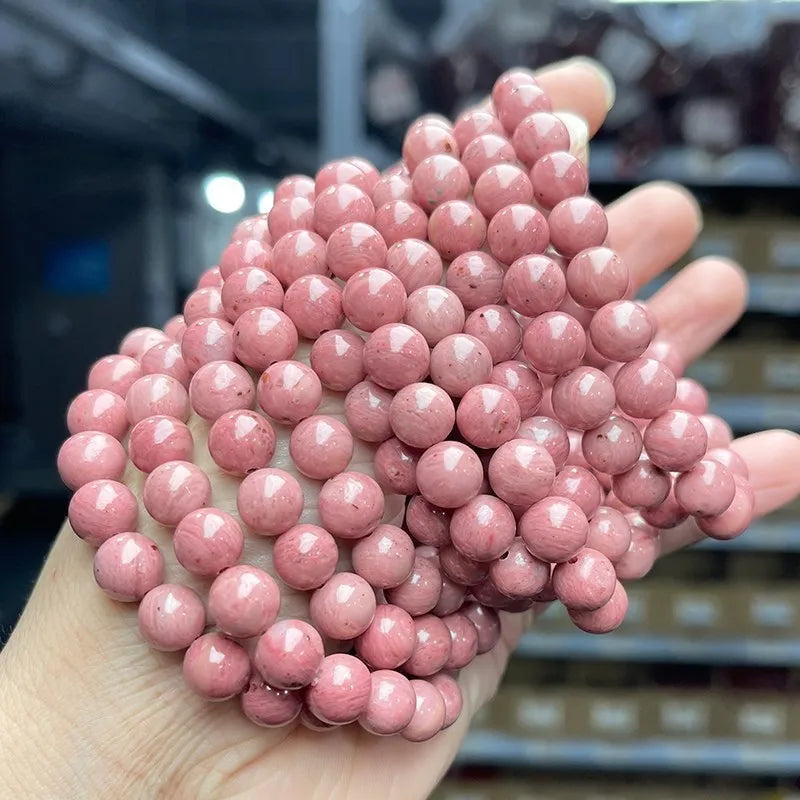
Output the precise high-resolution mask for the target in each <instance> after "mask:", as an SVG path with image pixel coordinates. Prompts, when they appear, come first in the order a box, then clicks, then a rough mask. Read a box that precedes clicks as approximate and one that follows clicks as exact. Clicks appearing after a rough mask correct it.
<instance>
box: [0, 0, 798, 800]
mask: <svg viewBox="0 0 800 800" xmlns="http://www.w3.org/2000/svg"><path fill="white" fill-rule="evenodd" d="M577 55H589V56H593V57H595V58H597V59H598V60H600V61H602V62H603V63H604V64H605V65H606V67H607V68H608V69H609V70H610V71H611V72H612V74H613V75H614V77H615V79H616V81H617V85H618V94H617V103H616V105H615V107H614V109H613V110H612V112H611V114H610V116H609V119H608V124H607V125H606V126H605V128H604V129H603V130H602V131H601V133H600V135H599V137H598V139H597V142H596V144H595V145H594V146H593V148H592V152H591V173H592V181H593V191H594V192H595V194H596V195H597V196H598V197H600V198H601V199H603V200H611V199H613V198H614V197H616V196H618V195H620V194H622V193H623V192H625V191H626V190H627V189H628V188H630V187H631V186H632V185H634V184H636V183H639V182H641V181H644V180H650V179H659V178H663V179H670V180H676V181H680V182H683V183H686V184H687V185H689V186H690V187H691V188H692V189H693V190H694V191H695V192H696V193H697V195H698V197H699V199H700V200H701V202H702V204H703V207H704V210H705V213H706V215H707V218H706V226H705V229H704V232H703V234H702V237H701V240H700V242H699V243H698V245H697V247H696V248H695V251H694V252H693V253H692V254H691V257H696V256H698V255H702V254H707V253H711V252H713V253H719V254H722V255H726V256H730V257H731V258H735V259H737V260H739V261H740V262H741V263H742V264H743V265H744V266H745V267H746V268H747V269H748V271H749V272H750V273H752V274H751V280H752V292H751V297H750V301H749V307H748V311H747V314H746V315H745V317H744V319H743V321H742V322H741V323H740V324H739V325H738V326H737V327H736V329H734V331H732V332H731V334H730V336H729V337H727V339H726V340H725V341H724V342H723V343H722V344H721V345H720V346H719V347H718V348H717V349H716V350H715V351H714V352H713V353H711V354H710V355H709V356H708V357H707V358H704V359H703V360H702V361H701V362H700V363H698V364H697V365H695V367H694V374H695V376H697V377H700V378H701V379H702V380H703V381H704V382H705V383H706V384H707V385H708V386H709V387H710V389H711V390H712V392H713V405H714V410H716V411H718V412H719V413H721V414H722V415H723V416H725V417H726V418H727V419H728V420H729V421H730V423H731V424H732V425H733V427H734V428H735V429H736V430H737V432H739V433H746V432H748V431H752V430H756V429H758V428H761V427H764V426H779V427H788V428H792V429H795V430H800V403H798V401H797V391H798V389H800V346H798V345H799V343H800V0H784V1H783V2H780V1H776V2H767V1H766V0H720V1H719V2H713V1H710V2H700V1H699V0H691V1H689V2H686V1H685V0H684V2H672V3H662V2H636V1H631V0H624V2H623V1H622V0H619V1H618V2H602V3H601V2H590V1H589V0H584V2H567V1H566V0H565V1H564V2H559V3H558V4H556V3H548V2H539V1H538V0H138V2H136V3H125V2H123V0H116V1H115V0H0V70H1V71H2V75H3V79H2V81H0V208H2V214H0V224H1V225H2V237H1V238H0V242H2V262H0V263H2V266H0V275H2V278H3V290H2V291H0V337H2V346H0V514H1V515H2V517H1V518H0V531H2V535H3V536H4V538H5V539H6V540H7V542H8V544H7V546H6V550H5V553H6V555H5V560H4V571H3V576H2V579H1V580H0V627H2V629H3V631H4V632H5V633H7V632H8V630H9V628H10V626H11V625H12V624H13V622H14V620H15V618H16V616H17V614H18V613H19V609H20V607H21V605H22V603H23V602H24V597H25V595H26V594H27V592H28V590H29V587H30V585H31V582H32V580H33V579H34V577H35V575H36V573H37V571H38V568H39V565H40V563H41V559H42V557H43V555H44V553H45V552H46V549H47V547H48V546H49V543H50V541H51V539H52V537H53V536H54V534H55V532H56V530H57V528H58V526H59V525H60V522H61V520H62V518H63V515H64V511H65V508H66V500H67V495H66V493H65V491H64V490H63V488H62V487H61V485H60V483H59V481H58V477H57V474H56V472H55V469H54V466H53V465H54V459H55V452H56V450H57V448H58V445H59V444H60V442H61V440H62V439H63V438H64V435H65V426H64V421H63V418H62V411H63V409H65V408H66V405H67V403H68V401H69V399H70V398H71V397H72V396H73V395H74V394H76V393H77V392H78V391H79V390H80V389H81V387H82V385H83V384H84V382H85V374H86V370H87V368H88V366H89V365H90V364H91V363H92V362H93V361H94V360H95V359H97V358H98V357H100V356H102V355H104V354H106V353H109V352H114V351H115V349H116V347H117V343H118V342H119V339H120V338H121V336H122V335H123V334H124V333H125V332H126V331H128V330H129V329H131V328H133V327H135V326H137V325H141V324H155V325H160V324H162V323H163V322H164V321H165V320H166V319H167V317H169V316H170V315H171V314H173V313H175V312H176V311H178V310H179V309H180V306H181V303H182V300H183V297H184V296H185V294H186V293H187V291H188V290H189V288H190V287H191V286H192V285H193V283H194V282H195V280H196V278H197V276H198V275H199V274H200V272H202V271H203V270H204V269H206V268H207V267H208V266H210V265H212V264H214V263H215V260H216V257H217V255H218V254H219V252H220V251H221V250H222V248H223V247H224V245H225V243H226V242H227V240H228V238H229V236H230V232H231V230H232V228H233V226H234V224H235V222H236V221H237V220H238V219H239V218H240V217H242V216H245V215H247V214H253V213H257V212H258V211H261V212H264V211H266V210H268V209H269V207H270V205H271V202H272V193H271V189H272V187H273V186H274V184H275V182H276V181H277V180H278V179H279V178H280V177H282V176H283V175H285V174H287V173H289V172H303V173H310V174H312V175H313V174H314V172H315V171H316V168H317V167H318V166H319V164H320V163H321V162H322V161H324V160H325V159H328V158H331V157H334V156H340V155H347V154H351V153H358V154H360V155H363V156H365V157H368V158H370V159H371V160H373V161H374V162H375V163H376V164H377V165H378V166H381V167H383V166H387V165H388V164H389V163H391V162H392V161H394V160H395V159H396V158H397V157H398V154H399V149H400V143H401V141H402V135H403V132H404V130H405V128H406V126H407V124H408V122H409V121H410V120H411V119H413V118H414V117H415V116H417V115H419V114H420V113H422V112H424V111H428V110H433V111H439V112H441V113H444V114H447V115H455V114H457V113H458V112H459V111H460V110H461V109H462V108H464V107H465V106H468V105H469V104H471V103H473V102H475V101H476V100H477V99H478V98H480V97H482V96H483V95H485V94H486V93H488V91H489V90H490V88H491V86H492V83H493V82H494V80H495V78H496V77H497V75H498V74H499V73H500V72H501V71H502V70H503V69H505V68H507V67H509V66H512V65H514V64H526V65H530V66H537V65H541V64H545V63H547V62H550V61H555V60H560V59H564V58H569V57H572V56H577ZM799 520H800V504H798V505H797V507H795V508H789V509H786V510H784V511H783V512H781V513H780V514H778V515H776V516H774V517H773V518H770V519H768V520H764V521H761V522H759V523H758V524H757V525H755V526H754V528H753V530H752V531H751V532H749V533H748V534H746V535H745V536H744V537H743V538H742V539H741V540H737V541H736V542H734V543H731V544H729V545H726V546H725V548H724V551H722V552H720V551H713V552H711V551H708V550H705V551H704V550H697V551H695V552H692V553H686V554H682V555H680V556H677V557H673V558H671V559H669V560H668V561H666V562H665V563H663V564H662V565H660V566H659V567H658V568H657V570H656V572H655V574H654V575H653V576H651V577H650V578H648V579H647V580H645V581H644V582H642V583H641V584H640V586H638V587H637V588H636V590H635V591H633V592H632V593H631V594H632V612H631V614H630V620H629V621H628V622H627V623H626V625H625V627H624V628H623V629H622V630H621V631H620V632H619V633H618V634H614V635H612V636H609V637H603V640H602V641H598V640H596V639H592V638H591V637H588V636H585V635H583V634H579V633H577V632H574V631H573V632H571V633H570V632H569V629H568V627H567V626H566V625H565V624H564V623H563V620H562V619H561V618H560V617H559V616H558V615H556V616H554V617H552V618H548V619H545V620H544V621H543V624H542V626H541V627H540V628H538V629H537V632H536V633H535V634H531V635H529V636H528V637H527V638H526V639H525V641H524V644H523V647H522V648H521V650H520V655H519V658H518V660H517V661H516V662H515V663H514V664H513V665H512V668H511V670H510V673H509V678H508V680H507V682H506V685H505V686H504V688H503V689H502V691H501V695H500V697H499V699H498V701H497V702H496V703H495V704H494V705H493V706H492V707H491V708H490V709H489V710H488V711H487V713H486V714H484V716H483V718H482V719H481V720H480V721H478V723H477V724H476V731H475V733H474V734H473V736H472V738H471V739H470V740H469V741H468V743H467V745H466V746H465V749H464V751H463V753H462V756H461V760H460V762H459V766H458V768H457V769H456V770H455V771H454V774H453V776H452V777H451V778H450V779H449V780H448V782H447V783H446V785H445V786H443V788H442V789H441V797H442V798H447V800H501V798H502V799H503V800H532V799H533V798H534V797H535V798H537V800H555V799H556V798H559V799H563V798H571V799H572V800H577V798H581V800H589V798H591V800H602V799H603V798H606V799H607V800H611V798H614V800H629V799H630V798H640V797H641V798H675V797H676V796H679V795H680V796H682V797H685V798H687V800H689V799H690V798H701V797H703V798H717V797H720V798H721V797H725V798H726V799H727V800H737V798H739V797H742V798H745V797H746V798H761V797H764V798H766V797H770V798H778V797H781V798H788V797H800V794H792V787H793V786H795V785H798V786H800V784H797V783H796V781H797V778H798V777H799V776H800V724H799V723H798V719H800V713H798V712H800V582H798V580H797V575H798V574H800V524H798V521H799ZM576 687H577V688H576ZM710 688H712V689H713V690H714V691H709V689H710ZM564 771H567V772H564ZM582 772H584V773H586V774H587V775H589V779H587V781H585V782H584V781H582V780H581V773H582ZM534 773H535V775H536V780H535V782H534V781H533V780H532V779H531V776H532V775H533V774H534ZM565 774H569V775H570V778H569V779H566V778H565V777H564V775H565ZM603 776H605V777H603Z"/></svg>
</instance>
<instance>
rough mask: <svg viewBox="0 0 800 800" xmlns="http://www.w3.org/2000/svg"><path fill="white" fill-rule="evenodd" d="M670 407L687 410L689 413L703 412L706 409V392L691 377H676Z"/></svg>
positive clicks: (698, 413)
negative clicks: (673, 396) (673, 395)
mask: <svg viewBox="0 0 800 800" xmlns="http://www.w3.org/2000/svg"><path fill="white" fill-rule="evenodd" d="M670 408H674V409H677V410H678V411H688V412H689V413H690V414H697V415H700V414H705V413H706V412H707V411H708V392H707V391H706V389H705V387H703V386H701V385H700V384H699V383H698V382H697V381H695V380H692V378H678V380H677V382H676V384H675V399H674V400H673V401H672V403H671V405H670Z"/></svg>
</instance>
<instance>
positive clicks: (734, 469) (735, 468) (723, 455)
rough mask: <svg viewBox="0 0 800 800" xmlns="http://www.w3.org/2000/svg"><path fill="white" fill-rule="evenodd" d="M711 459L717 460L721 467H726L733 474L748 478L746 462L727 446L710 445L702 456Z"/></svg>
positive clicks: (748, 472) (748, 471) (748, 470)
mask: <svg viewBox="0 0 800 800" xmlns="http://www.w3.org/2000/svg"><path fill="white" fill-rule="evenodd" d="M704 458H710V459H711V460H712V461H717V462H719V463H720V464H722V466H723V467H727V468H728V470H729V471H730V472H731V473H732V474H733V475H738V476H739V477H740V478H744V479H745V480H749V478H750V469H749V468H748V466H747V462H746V461H745V460H744V459H743V458H742V457H741V456H740V455H739V454H738V453H737V452H736V451H735V450H730V449H729V448H727V447H712V448H711V449H710V450H709V451H708V452H707V453H706V454H705V456H704Z"/></svg>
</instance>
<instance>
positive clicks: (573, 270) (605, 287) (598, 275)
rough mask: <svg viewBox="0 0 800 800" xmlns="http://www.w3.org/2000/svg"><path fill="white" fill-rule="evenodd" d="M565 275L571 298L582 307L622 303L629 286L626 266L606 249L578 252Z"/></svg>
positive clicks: (591, 248) (613, 253)
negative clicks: (619, 301)
mask: <svg viewBox="0 0 800 800" xmlns="http://www.w3.org/2000/svg"><path fill="white" fill-rule="evenodd" d="M566 274H567V288H568V289H569V293H570V295H571V296H572V299H573V300H575V302H576V303H579V304H580V305H581V306H583V307H584V308H592V309H597V308H602V307H603V306H605V305H606V304H608V303H613V302H614V301H618V300H622V298H623V297H625V294H626V293H627V291H628V287H629V284H630V273H629V271H628V268H627V266H626V265H625V263H624V262H623V261H622V259H621V258H620V257H619V256H618V255H617V254H616V253H615V252H614V251H613V250H610V249H609V248H608V247H590V248H588V249H586V250H581V252H580V253H578V254H577V255H576V256H574V257H573V258H572V260H571V261H570V262H569V265H568V266H567V273H566ZM612 309H613V306H612Z"/></svg>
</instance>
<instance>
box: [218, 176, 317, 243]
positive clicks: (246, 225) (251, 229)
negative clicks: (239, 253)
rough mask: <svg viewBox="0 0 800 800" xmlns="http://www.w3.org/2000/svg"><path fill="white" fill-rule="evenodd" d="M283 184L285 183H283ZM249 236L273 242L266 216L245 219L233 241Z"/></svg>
mask: <svg viewBox="0 0 800 800" xmlns="http://www.w3.org/2000/svg"><path fill="white" fill-rule="evenodd" d="M295 177H296V176H295ZM281 183H283V181H281ZM279 186H280V184H279ZM292 196H294V195H292ZM298 196H302V195H298ZM248 236H252V237H253V238H254V239H261V240H262V241H264V242H266V243H267V244H270V243H271V242H272V237H271V236H270V234H269V223H268V222H267V215H266V214H256V215H255V216H252V217H245V218H244V219H243V220H241V222H239V223H238V224H237V225H236V227H235V228H234V229H233V233H232V234H231V240H232V241H236V240H237V239H244V238H246V237H248Z"/></svg>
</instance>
